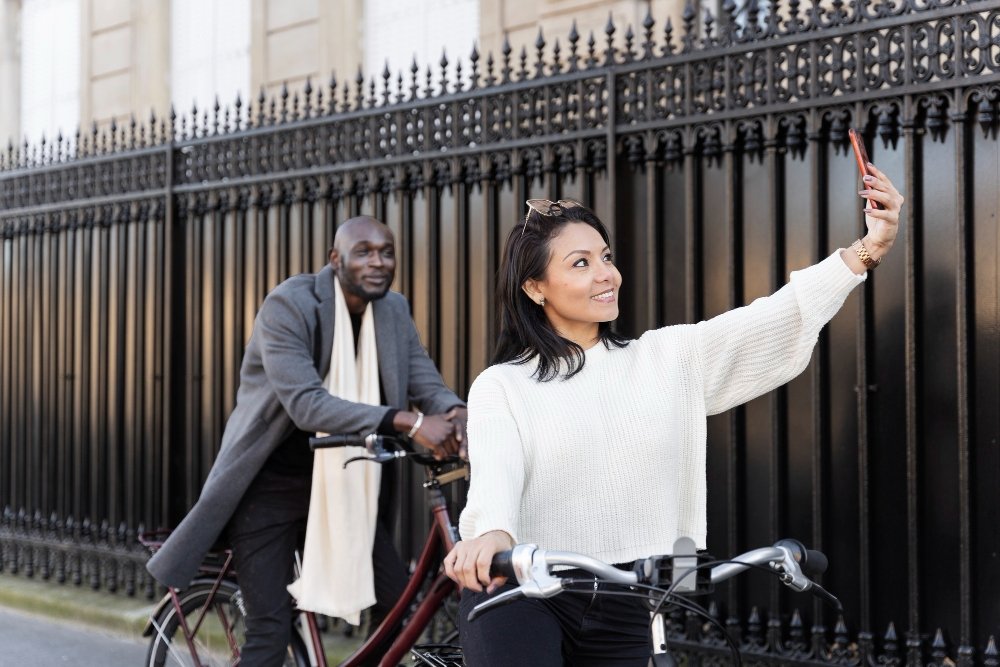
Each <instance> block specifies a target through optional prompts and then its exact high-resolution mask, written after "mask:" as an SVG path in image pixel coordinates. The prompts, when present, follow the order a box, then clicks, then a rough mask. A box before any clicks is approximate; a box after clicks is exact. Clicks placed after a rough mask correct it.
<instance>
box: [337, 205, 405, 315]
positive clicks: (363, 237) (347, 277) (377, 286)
mask: <svg viewBox="0 0 1000 667" xmlns="http://www.w3.org/2000/svg"><path fill="white" fill-rule="evenodd" d="M330 264H331V265H332V266H333V270H334V272H335V273H336V274H337V279H338V280H339V281H340V286H341V287H342V288H343V290H344V297H345V298H346V299H347V306H348V308H349V309H350V310H351V312H353V313H360V312H363V311H364V309H365V307H366V306H367V305H368V302H369V301H374V300H375V299H380V298H382V297H383V296H385V293H386V292H387V291H388V290H389V286H390V285H391V284H392V279H393V277H394V275H395V272H396V241H395V239H394V238H393V234H392V230H391V229H389V227H388V226H387V225H386V224H385V223H383V222H381V221H379V220H376V219H375V218H373V217H371V216H367V215H359V216H357V217H354V218H350V219H348V220H345V221H344V222H343V223H341V225H340V226H339V227H338V228H337V233H336V234H335V235H334V237H333V248H331V249H330Z"/></svg>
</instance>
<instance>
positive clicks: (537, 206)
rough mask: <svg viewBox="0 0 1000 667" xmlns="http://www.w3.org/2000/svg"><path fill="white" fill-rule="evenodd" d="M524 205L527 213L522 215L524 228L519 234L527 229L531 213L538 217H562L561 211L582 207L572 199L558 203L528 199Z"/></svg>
mask: <svg viewBox="0 0 1000 667" xmlns="http://www.w3.org/2000/svg"><path fill="white" fill-rule="evenodd" d="M524 203H525V204H527V205H528V212H527V213H525V214H524V226H523V227H522V228H521V234H522V235H523V234H524V230H525V229H527V228H528V218H529V217H530V216H531V212H532V211H534V212H535V213H538V214H539V215H545V216H550V215H562V214H563V211H565V210H566V209H568V208H578V207H581V206H583V204H581V203H580V202H578V201H575V200H573V199H560V200H558V201H550V200H548V199H529V200H527V201H526V202H524Z"/></svg>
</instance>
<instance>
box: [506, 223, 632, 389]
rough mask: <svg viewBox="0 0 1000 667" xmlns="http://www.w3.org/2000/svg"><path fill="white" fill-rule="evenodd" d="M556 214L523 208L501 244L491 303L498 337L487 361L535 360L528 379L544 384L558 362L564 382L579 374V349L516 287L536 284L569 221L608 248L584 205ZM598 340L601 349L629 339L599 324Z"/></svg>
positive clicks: (581, 359)
mask: <svg viewBox="0 0 1000 667" xmlns="http://www.w3.org/2000/svg"><path fill="white" fill-rule="evenodd" d="M560 211H561V212H560V213H559V214H553V215H542V214H541V213H539V212H538V211H535V210H534V209H529V210H528V216H527V218H526V220H525V222H524V224H523V225H517V226H516V227H514V229H512V230H511V232H510V236H508V237H507V243H506V245H505V246H504V251H503V258H502V259H501V262H500V271H499V273H498V275H497V303H498V304H499V308H500V338H499V340H498V342H497V349H496V352H495V353H494V355H493V363H495V364H502V363H507V362H513V363H515V364H525V363H528V362H529V361H531V360H532V359H535V358H537V359H538V367H537V368H536V369H535V373H534V376H535V377H537V378H538V380H539V381H541V382H547V381H548V380H551V379H553V378H555V377H556V376H557V375H559V372H560V362H561V361H565V362H566V364H567V369H566V374H565V376H564V379H568V378H571V377H573V376H574V375H576V374H577V373H579V372H580V371H581V370H583V364H584V363H585V361H586V357H585V355H584V350H583V348H582V347H580V346H579V345H578V344H576V343H574V342H573V341H571V340H567V339H566V338H563V337H562V336H560V335H559V334H558V333H557V332H556V330H555V329H554V328H553V327H552V324H550V323H549V318H548V317H546V316H545V311H544V309H543V308H541V307H540V306H539V305H538V304H537V303H535V302H534V301H532V300H531V299H530V298H529V297H528V295H527V294H525V292H524V290H523V289H521V286H522V285H524V282H525V281H526V280H542V279H544V277H545V269H546V267H547V266H548V264H549V256H550V254H551V250H550V247H549V246H550V244H551V241H552V239H553V238H554V237H555V236H556V235H557V234H558V233H559V231H560V230H561V229H562V228H563V227H565V226H566V225H568V224H569V223H571V222H582V223H584V224H587V225H590V226H591V227H593V228H594V229H595V230H597V233H598V234H600V235H601V238H603V239H604V242H605V243H607V244H608V245H609V246H610V245H611V238H610V237H609V236H608V230H607V229H605V227H604V224H603V223H602V222H601V221H600V219H599V218H598V217H597V216H596V215H595V214H594V212H593V211H591V210H590V209H589V208H587V207H586V206H572V207H560ZM597 331H598V338H599V339H600V342H601V343H603V344H604V346H605V347H608V348H610V347H611V346H612V345H614V346H615V347H625V346H626V345H628V343H629V340H628V339H627V338H625V337H624V336H622V335H620V334H617V333H615V332H614V331H612V329H611V323H610V322H600V323H599V324H598V327H597Z"/></svg>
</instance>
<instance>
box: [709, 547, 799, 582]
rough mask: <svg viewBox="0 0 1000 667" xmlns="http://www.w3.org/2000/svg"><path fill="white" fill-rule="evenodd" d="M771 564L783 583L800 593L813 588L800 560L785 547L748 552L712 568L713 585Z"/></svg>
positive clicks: (763, 548)
mask: <svg viewBox="0 0 1000 667" xmlns="http://www.w3.org/2000/svg"><path fill="white" fill-rule="evenodd" d="M764 564H769V565H770V566H771V568H772V569H773V570H775V571H776V572H777V573H778V576H779V578H780V579H781V582H782V583H783V584H785V585H786V586H788V587H789V588H791V589H793V590H796V591H798V592H800V593H801V592H803V591H807V590H809V589H810V588H812V585H813V582H812V581H810V580H809V578H808V577H807V576H806V575H805V574H803V573H802V568H801V567H800V566H799V562H798V560H796V558H795V554H793V553H792V550H791V549H789V548H788V547H784V546H773V547H762V548H760V549H754V550H753V551H748V552H747V553H745V554H741V555H739V556H737V557H736V558H734V559H733V560H732V561H730V562H729V563H724V564H722V565H717V566H715V567H713V568H712V583H713V584H715V583H718V582H720V581H725V580H726V579H729V578H731V577H734V576H736V575H737V574H739V573H740V572H744V571H746V570H749V569H750V568H751V567H753V566H755V565H764Z"/></svg>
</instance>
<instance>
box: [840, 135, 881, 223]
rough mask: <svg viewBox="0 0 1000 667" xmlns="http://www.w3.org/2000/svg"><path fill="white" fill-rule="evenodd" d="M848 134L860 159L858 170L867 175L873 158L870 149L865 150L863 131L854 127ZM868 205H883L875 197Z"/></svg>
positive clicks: (855, 153) (874, 206) (856, 155)
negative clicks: (869, 155) (869, 154)
mask: <svg viewBox="0 0 1000 667" xmlns="http://www.w3.org/2000/svg"><path fill="white" fill-rule="evenodd" d="M847 136H848V137H850V139H851V147H852V148H853V149H854V157H856V158H857V160H858V171H860V172H861V175H862V176H867V175H868V163H869V162H871V160H869V159H868V151H866V150H865V142H864V139H862V138H861V133H860V132H858V131H857V130H855V129H854V128H853V127H852V128H851V129H849V130H848V131H847ZM868 205H869V206H870V207H872V208H878V209H881V208H882V205H881V204H879V203H878V202H877V201H875V200H874V199H869V200H868Z"/></svg>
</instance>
